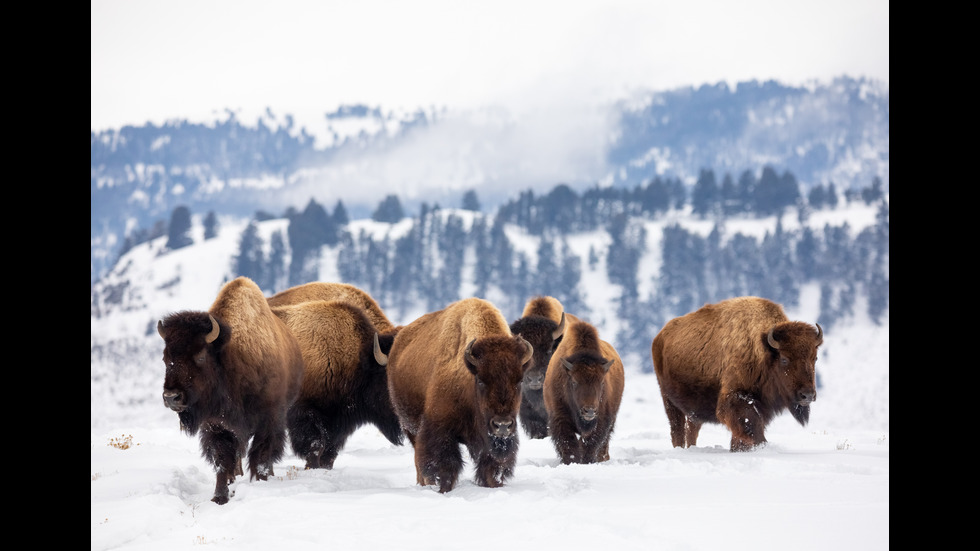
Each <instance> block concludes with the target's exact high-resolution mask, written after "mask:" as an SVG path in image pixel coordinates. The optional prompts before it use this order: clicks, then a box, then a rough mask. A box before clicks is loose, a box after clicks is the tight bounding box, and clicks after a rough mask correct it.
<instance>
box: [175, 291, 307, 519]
mask: <svg viewBox="0 0 980 551" xmlns="http://www.w3.org/2000/svg"><path fill="white" fill-rule="evenodd" d="M157 331H158V332H159V333H160V336H161V337H163V341H164V349H163V363H164V365H165V366H166V374H165V376H164V382H163V403H164V405H165V406H166V407H168V408H170V409H171V410H173V411H175V412H177V417H178V418H179V419H180V427H181V429H182V430H184V431H185V432H187V433H188V434H189V435H191V436H194V435H196V434H198V433H200V439H201V450H202V454H203V456H204V458H205V459H207V461H208V462H210V463H211V464H212V465H214V467H215V469H216V471H217V479H216V482H215V488H214V497H213V498H212V499H211V500H212V501H214V502H215V503H218V504H224V503H227V502H228V498H229V491H228V485H229V484H231V483H232V482H234V480H235V476H236V475H242V474H243V471H242V456H244V455H245V449H246V446H248V445H249V440H251V446H250V447H249V449H248V465H249V471H250V475H251V476H250V479H259V480H267V479H268V477H269V476H272V475H273V474H274V472H273V464H274V463H275V462H276V461H278V460H279V459H280V458H281V457H282V454H283V450H284V448H285V443H286V414H287V411H288V409H289V407H290V405H292V403H293V401H294V400H295V399H296V397H297V395H298V394H299V388H300V380H301V379H302V376H303V356H302V353H301V352H300V347H299V344H298V343H297V342H296V339H295V338H294V337H293V335H292V333H290V331H289V329H287V328H286V326H285V325H284V324H283V323H282V321H280V320H279V318H277V317H276V316H275V315H274V314H273V313H272V310H271V309H270V308H269V305H268V304H267V303H266V299H265V296H264V295H263V294H262V291H261V290H260V289H259V287H258V286H257V285H256V284H255V283H254V282H253V281H252V280H250V279H248V278H245V277H239V278H237V279H235V280H233V281H231V282H229V283H227V284H226V285H225V286H224V287H223V288H222V289H221V291H220V292H219V293H218V297H217V299H215V301H214V304H212V305H211V308H210V309H209V310H208V311H207V312H198V311H182V312H177V313H174V314H171V315H169V316H167V317H166V318H164V319H162V320H160V321H159V322H158V323H157Z"/></svg>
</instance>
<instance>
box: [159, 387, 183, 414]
mask: <svg viewBox="0 0 980 551" xmlns="http://www.w3.org/2000/svg"><path fill="white" fill-rule="evenodd" d="M163 404H164V405H165V406H167V407H168V408H170V409H172V410H174V411H183V410H184V409H185V407H186V406H185V404H184V395H183V394H182V393H180V392H177V391H176V390H164V391H163Z"/></svg>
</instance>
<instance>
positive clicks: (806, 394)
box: [796, 390, 817, 406]
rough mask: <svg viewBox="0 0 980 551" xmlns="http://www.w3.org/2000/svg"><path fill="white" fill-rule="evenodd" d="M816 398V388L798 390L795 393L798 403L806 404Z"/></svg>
mask: <svg viewBox="0 0 980 551" xmlns="http://www.w3.org/2000/svg"><path fill="white" fill-rule="evenodd" d="M816 400H817V391H816V390H800V391H798V392H797V393H796V401H797V402H799V403H800V405H804V406H805V405H808V404H809V403H810V402H814V401H816Z"/></svg>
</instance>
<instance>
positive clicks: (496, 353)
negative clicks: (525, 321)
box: [463, 335, 534, 457]
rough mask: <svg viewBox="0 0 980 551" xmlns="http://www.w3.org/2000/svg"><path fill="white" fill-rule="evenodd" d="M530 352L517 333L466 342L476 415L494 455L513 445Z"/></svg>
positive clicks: (467, 362) (531, 348)
mask: <svg viewBox="0 0 980 551" xmlns="http://www.w3.org/2000/svg"><path fill="white" fill-rule="evenodd" d="M533 353H534V348H533V347H532V346H531V343H529V342H527V341H526V340H524V338H523V337H521V336H520V335H518V336H515V337H503V336H493V337H484V338H481V339H473V340H471V341H470V342H469V344H467V345H466V351H465V352H464V354H463V359H464V363H465V364H466V368H467V369H469V371H470V373H472V374H473V379H474V382H473V384H474V385H475V386H476V405H477V409H478V411H479V414H478V416H479V417H481V419H480V423H481V424H482V425H483V428H485V430H486V433H487V436H488V438H489V440H490V453H491V454H492V455H494V456H495V457H503V456H505V455H507V453H509V452H510V451H511V449H513V448H515V446H516V443H517V422H516V421H517V412H518V410H519V409H520V406H521V381H522V380H523V379H524V372H525V371H526V370H527V368H528V367H529V366H530V362H531V357H532V355H533ZM483 428H481V431H482V430H483Z"/></svg>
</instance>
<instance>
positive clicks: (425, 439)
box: [388, 298, 534, 493]
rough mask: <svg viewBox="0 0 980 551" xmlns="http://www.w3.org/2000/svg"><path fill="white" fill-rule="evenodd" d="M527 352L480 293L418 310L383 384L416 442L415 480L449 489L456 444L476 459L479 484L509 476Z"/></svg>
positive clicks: (458, 458)
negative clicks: (435, 308)
mask: <svg viewBox="0 0 980 551" xmlns="http://www.w3.org/2000/svg"><path fill="white" fill-rule="evenodd" d="M533 352H534V351H533V349H532V347H531V345H530V344H529V343H528V342H527V341H526V340H524V339H523V338H521V337H520V336H514V335H513V334H511V332H510V328H509V327H508V325H507V322H506V321H505V320H504V318H503V316H502V315H501V313H500V311H499V310H497V308H496V307H494V306H493V305H492V304H491V303H489V302H487V301H485V300H483V299H479V298H467V299H463V300H460V301H458V302H455V303H453V304H450V305H449V306H447V307H446V308H445V309H443V310H439V311H437V312H431V313H428V314H425V315H423V316H422V317H420V318H418V319H417V320H415V321H413V322H412V323H410V324H408V325H406V326H404V327H403V328H402V329H401V330H400V331H399V332H398V334H397V335H396V336H395V341H394V343H393V344H392V346H391V352H390V354H389V355H388V388H389V391H390V393H391V401H392V405H393V406H394V408H395V413H397V414H398V418H399V420H400V422H401V427H402V429H403V430H404V431H405V434H406V435H407V436H408V440H409V442H411V443H412V446H414V448H415V469H416V481H417V482H418V483H419V484H420V485H423V486H425V485H430V484H435V485H438V486H439V491H440V492H442V493H445V492H449V491H451V490H452V489H453V488H454V487H455V486H456V481H457V478H458V477H459V473H460V472H461V471H462V469H463V458H462V453H461V451H460V445H462V446H465V447H466V449H467V450H468V451H469V454H470V457H471V458H472V459H473V461H474V462H475V464H476V475H475V479H476V483H477V484H478V485H480V486H486V487H498V486H501V485H503V483H504V481H505V480H506V479H508V478H509V477H511V476H513V473H514V465H515V464H516V462H517V447H518V436H517V433H518V431H517V414H518V410H519V408H520V402H521V387H520V385H521V381H522V380H523V379H524V372H525V371H526V370H527V368H528V367H529V365H530V361H531V355H532V353H533Z"/></svg>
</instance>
